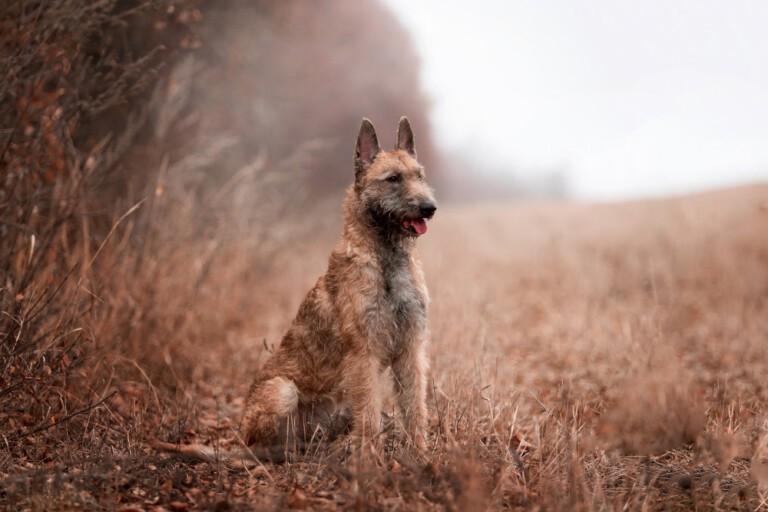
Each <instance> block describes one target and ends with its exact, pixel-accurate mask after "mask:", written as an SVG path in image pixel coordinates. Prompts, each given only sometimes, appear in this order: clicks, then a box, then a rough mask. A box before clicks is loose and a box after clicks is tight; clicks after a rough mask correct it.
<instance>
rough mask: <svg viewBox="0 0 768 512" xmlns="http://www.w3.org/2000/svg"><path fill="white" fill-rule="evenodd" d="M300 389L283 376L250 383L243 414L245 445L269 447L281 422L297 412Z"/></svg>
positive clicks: (276, 437)
mask: <svg viewBox="0 0 768 512" xmlns="http://www.w3.org/2000/svg"><path fill="white" fill-rule="evenodd" d="M298 405H299V390H298V389H297V388H296V384H295V383H294V382H293V381H292V380H290V379H288V378H286V377H273V378H271V379H267V380H260V381H256V382H254V383H253V385H252V386H251V391H250V393H249V395H248V400H247V402H246V404H245V412H244V413H243V425H242V426H243V435H244V437H245V443H246V444H247V445H248V446H251V445H258V446H269V445H272V444H274V442H275V440H277V439H278V438H279V437H280V434H281V432H280V430H281V428H280V425H281V424H283V425H284V424H285V423H284V420H285V418H287V417H290V416H291V415H293V414H294V413H295V412H296V409H297V407H298Z"/></svg>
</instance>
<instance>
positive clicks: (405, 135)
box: [395, 116, 416, 158]
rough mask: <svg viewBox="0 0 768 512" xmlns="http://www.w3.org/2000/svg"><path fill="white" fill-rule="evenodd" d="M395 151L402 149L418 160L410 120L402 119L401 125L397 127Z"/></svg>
mask: <svg viewBox="0 0 768 512" xmlns="http://www.w3.org/2000/svg"><path fill="white" fill-rule="evenodd" d="M395 149H402V150H403V151H405V152H407V153H408V154H409V155H411V156H412V157H414V158H416V148H415V147H414V145H413V131H411V123H410V122H409V121H408V118H407V117H405V116H403V117H401V118H400V125H399V126H398V127H397V145H396V146H395Z"/></svg>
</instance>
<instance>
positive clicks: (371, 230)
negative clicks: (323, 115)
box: [155, 117, 436, 460]
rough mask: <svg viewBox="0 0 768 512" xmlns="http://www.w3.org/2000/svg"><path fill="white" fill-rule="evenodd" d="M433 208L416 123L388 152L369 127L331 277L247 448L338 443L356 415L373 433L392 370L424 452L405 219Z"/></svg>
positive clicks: (421, 326) (260, 407)
mask: <svg viewBox="0 0 768 512" xmlns="http://www.w3.org/2000/svg"><path fill="white" fill-rule="evenodd" d="M393 176H396V177H397V178H393ZM393 180H395V181H393ZM435 209H436V206H435V201H434V198H433V196H432V191H431V189H430V188H429V186H428V185H427V183H426V181H425V177H424V168H423V167H422V166H421V165H419V163H418V162H417V160H416V152H415V149H414V146H413V133H412V132H411V127H410V124H409V122H408V119H407V118H405V117H403V118H402V119H401V120H400V125H399V128H398V134H397V143H396V145H395V149H394V150H392V151H382V150H381V149H380V148H379V145H378V140H377V137H376V133H375V131H374V129H373V125H371V123H370V121H368V120H367V119H364V120H363V123H362V125H361V127H360V133H359V134H358V140H357V146H356V150H355V181H354V183H353V184H352V185H351V186H350V187H349V188H348V189H347V192H346V196H345V199H344V228H343V232H342V234H341V237H340V238H339V240H338V242H337V243H336V246H335V247H334V249H333V251H332V253H331V256H330V259H329V262H328V270H327V272H326V273H325V274H324V275H322V276H320V278H319V279H318V280H317V283H316V284H315V286H314V287H313V288H312V289H311V290H310V291H309V293H307V296H306V297H305V298H304V301H303V302H302V304H301V306H300V307H299V311H298V313H297V315H296V318H295V319H294V320H293V323H292V325H291V327H290V328H289V329H288V332H287V333H286V334H285V336H284V337H283V339H282V341H281V343H280V346H279V348H278V349H277V350H276V351H275V354H274V355H273V356H272V358H270V359H269V360H268V361H267V362H266V363H265V364H264V367H263V368H262V369H261V370H260V371H259V372H258V373H257V375H256V377H255V379H254V381H253V384H252V385H251V389H250V393H249V395H248V399H247V401H246V406H245V411H244V414H243V420H242V429H243V435H244V438H245V441H246V444H248V445H249V446H252V447H274V446H278V445H281V444H285V443H286V442H291V439H293V440H295V439H298V440H299V441H304V440H306V439H308V438H309V437H310V436H312V435H314V434H313V433H312V432H313V430H315V429H317V428H320V429H322V430H324V431H325V439H328V438H333V437H335V436H337V435H338V434H340V433H343V431H344V430H345V429H346V428H347V427H348V425H349V416H350V415H351V421H352V433H353V435H354V436H356V437H357V438H358V439H362V440H364V439H371V438H374V437H376V436H377V435H378V433H379V432H380V429H381V400H380V398H379V396H378V389H379V387H380V386H379V382H378V381H379V379H380V378H381V375H382V373H383V372H384V371H385V370H386V369H387V368H391V369H392V373H393V374H394V378H395V383H396V386H395V388H396V389H395V391H396V394H397V397H398V402H399V405H400V409H401V411H402V414H403V416H404V425H405V428H406V431H407V432H406V433H407V435H408V437H409V439H410V440H411V442H412V443H413V445H414V446H415V447H416V448H417V449H418V450H419V451H422V452H423V451H424V450H425V449H426V440H427V439H426V418H427V405H426V392H427V371H428V366H429V364H428V358H427V344H428V332H427V307H428V305H429V295H428V293H427V286H426V284H425V281H424V274H423V273H422V270H421V263H420V261H419V257H418V255H417V254H416V250H415V245H416V236H415V235H416V232H415V231H410V230H408V229H406V227H404V223H403V221H404V220H414V219H422V221H421V222H422V223H423V222H424V220H423V219H425V218H431V216H432V214H433V212H434V210H435ZM345 407H348V408H349V411H347V410H346V409H345ZM318 411H324V412H323V414H318ZM297 418H298V419H297ZM297 425H298V426H300V427H301V428H302V429H303V432H298V433H294V434H292V435H289V436H288V437H286V435H285V434H286V428H289V429H290V428H294V429H295V428H296V426H297ZM289 434H290V433H289ZM155 446H156V447H158V448H161V449H165V450H168V451H174V452H177V453H184V454H187V455H191V456H196V457H197V458H201V459H204V460H208V459H210V458H211V456H212V455H211V453H213V452H212V451H211V450H210V449H203V448H204V447H202V448H201V447H198V446H191V447H190V446H188V447H177V446H176V445H170V444H167V443H156V445H155ZM254 451H256V450H254ZM238 453H239V452H238ZM240 455H241V456H242V454H240ZM227 456H228V457H232V454H227Z"/></svg>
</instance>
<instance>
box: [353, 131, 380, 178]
mask: <svg viewBox="0 0 768 512" xmlns="http://www.w3.org/2000/svg"><path fill="white" fill-rule="evenodd" d="M379 151H380V149H379V140H378V139H377V138H376V130H374V129H373V125H372V124H371V122H370V121H369V120H368V119H366V118H363V123H362V124H361V125H360V133H358V134H357V145H356V146H355V174H357V173H358V172H361V171H363V170H365V168H366V167H368V166H369V165H371V164H372V163H373V159H374V158H376V155H378V154H379Z"/></svg>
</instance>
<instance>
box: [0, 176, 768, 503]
mask: <svg viewBox="0 0 768 512" xmlns="http://www.w3.org/2000/svg"><path fill="white" fill-rule="evenodd" d="M767 201H768V187H766V186H755V187H749V188H741V189H735V190H725V191H716V192H710V193H704V194H700V195H696V196H691V197H685V198H676V199H666V200H658V201H643V202H634V203H626V204H595V205H592V204H577V203H540V204H539V203H520V204H511V205H508V204H498V205H479V206H466V207H458V206H446V207H444V208H441V210H440V211H439V212H438V215H437V216H436V217H435V219H434V220H433V221H432V222H431V223H430V229H429V232H428V233H427V235H426V236H425V237H424V238H422V239H421V240H420V241H419V244H420V248H421V252H422V257H423V259H424V266H425V271H426V273H427V277H428V280H429V285H430V289H431V293H432V297H433V306H432V309H431V312H430V319H431V325H432V330H433V339H434V342H433V345H432V351H431V353H432V360H433V366H432V379H431V386H430V387H431V389H430V396H429V408H430V433H429V434H430V451H429V454H428V456H427V457H426V458H424V459H423V460H417V459H414V458H412V457H408V456H407V455H406V454H405V453H403V451H402V447H401V445H400V443H399V442H398V441H397V439H396V438H395V437H394V436H392V435H389V437H388V438H387V439H386V440H385V442H384V446H383V447H382V448H381V449H380V450H378V451H371V452H369V451H363V452H362V453H357V454H356V455H354V456H352V457H345V456H343V454H342V455H340V454H339V453H338V450H335V447H334V446H331V447H328V446H317V447H313V449H312V450H310V453H306V454H300V453H296V454H295V455H294V456H293V457H291V459H290V460H289V461H288V462H285V463H282V464H273V463H264V464H263V465H256V466H251V467H247V468H242V467H234V466H231V465H229V466H228V465H226V464H223V463H221V464H208V463H190V462H186V461H180V460H178V459H176V458H174V457H168V456H166V455H161V454H158V453H155V452H154V451H153V450H152V449H151V448H149V447H148V442H149V441H151V440H152V439H162V440H171V441H181V442H204V443H208V444H212V445H215V446H221V447H227V446H232V445H236V439H237V428H236V427H237V423H238V421H239V414H240V410H241V407H242V404H243V397H244V395H245V393H246V391H247V386H248V380H249V375H250V374H251V373H252V371H253V369H254V368H256V367H257V366H258V365H259V364H260V362H261V361H263V360H264V358H266V357H268V351H269V347H270V346H271V345H273V344H277V343H278V342H279V339H280V336H281V334H282V332H283V331H284V330H285V329H286V327H287V325H288V323H289V322H290V320H291V318H292V315H293V314H294V312H295V309H296V308H297V306H298V303H299V301H300V300H301V298H302V296H303V294H304V293H305V291H306V290H307V289H308V288H309V287H310V286H311V284H312V283H313V281H314V279H315V277H316V275H317V274H318V273H320V272H322V271H323V269H324V265H325V258H326V256H327V253H328V252H329V250H330V247H331V245H332V243H333V239H334V237H335V235H336V231H337V229H338V226H339V219H338V218H336V217H334V216H331V217H328V218H327V220H326V221H325V222H324V223H323V226H321V227H320V228H317V229H315V230H314V233H315V235H314V236H309V235H307V233H300V236H297V237H294V238H292V239H291V240H292V241H291V242H290V245H288V246H287V247H286V248H285V249H283V250H281V251H280V252H279V253H276V254H275V255H273V258H274V261H273V264H272V265H269V266H268V270H266V271H265V272H266V274H265V277H263V279H262V280H261V283H262V284H261V285H260V286H259V288H258V289H249V290H245V291H244V290H238V289H236V288H237V286H236V284H233V283H232V279H227V278H226V277H225V276H226V275H227V274H228V273H229V272H230V270H231V269H230V268H227V267H226V266H224V265H222V266H220V267H218V268H213V269H211V270H210V272H211V274H212V275H213V280H214V282H215V281H220V282H222V283H227V285H228V286H229V288H228V289H226V290H220V291H219V293H220V299H219V300H221V301H222V303H227V304H229V303H228V302H227V301H226V300H225V299H221V297H225V296H226V295H227V294H228V293H231V294H232V295H234V296H240V295H242V294H243V293H247V294H249V295H250V296H251V300H250V302H248V304H249V309H248V310H237V309H232V306H231V304H229V308H230V309H231V311H222V312H217V305H216V303H215V302H206V303H205V305H204V307H203V308H201V309H200V310H199V311H205V312H207V313H205V314H203V315H202V316H201V317H200V318H197V319H195V320H192V321H190V322H187V323H186V324H185V326H184V328H183V330H180V331H179V334H178V336H170V337H168V338H166V339H164V340H162V343H153V344H152V345H148V347H151V348H148V349H147V350H157V351H159V353H158V354H155V356H156V358H157V359H159V360H160V361H164V363H162V362H157V363H156V364H157V365H159V366H160V367H163V364H164V365H165V366H164V368H165V371H162V370H161V371H158V370H157V369H153V368H152V367H151V366H150V367H148V369H146V370H145V369H143V368H141V365H139V364H138V363H137V362H136V361H135V360H131V361H123V362H122V363H121V362H119V361H118V362H113V366H112V368H118V371H117V377H115V376H114V375H113V376H112V378H111V380H109V381H107V382H108V385H109V389H111V390H113V391H114V393H115V394H114V395H109V396H110V398H109V399H108V400H107V401H105V402H104V403H102V404H100V405H99V406H98V407H97V408H94V409H92V410H90V411H87V412H85V413H83V414H81V415H80V416H85V417H86V418H87V421H85V424H84V425H83V424H80V426H79V427H77V428H75V427H74V426H73V427H71V428H69V429H68V430H67V429H46V430H42V431H40V432H38V433H37V434H36V435H34V436H26V437H24V436H22V437H21V438H20V439H17V440H15V441H12V440H9V438H8V436H5V437H4V441H3V444H4V445H6V449H7V450H8V454H9V457H10V458H6V456H5V455H3V456H2V457H3V460H2V466H1V467H2V475H0V478H2V480H1V481H2V484H1V486H0V487H1V489H2V490H0V505H2V507H4V508H6V509H32V510H42V509H46V510H51V509H70V508H84V509H122V510H145V509H154V510H165V509H170V510H187V509H215V510H231V509H234V510H282V509H287V508H294V509H307V510H340V509H357V510H457V511H459V510H462V511H463V510H497V509H507V510H724V509H730V510H761V509H766V508H768V506H767V505H766V501H765V500H766V498H768V493H766V487H765V486H768V445H766V443H765V439H766V437H767V436H768V387H767V386H766V383H768V237H766V233H767V232H768V211H766V210H767V209H768V208H767V206H768V205H767V204H766V202H767ZM232 257H233V258H234V256H232ZM241 257H245V256H241ZM233 266H236V265H235V262H233ZM217 276H218V277H217ZM169 286H170V285H169ZM183 289H184V288H183V287H180V288H178V289H177V292H178V293H183ZM158 307H160V306H158ZM199 311H198V313H199ZM225 313H226V315H228V316H227V320H226V321H222V320H221V319H217V315H224V314H225ZM195 331H197V332H199V333H204V336H195V335H193V334H190V333H194V332H195ZM164 332H172V329H167V330H166V331H164ZM113 357H116V356H113ZM176 358H178V361H177V360H176ZM146 359H147V360H153V359H152V357H150V355H147V356H146ZM121 365H128V366H136V368H138V369H137V370H136V371H135V372H133V373H131V372H127V371H125V370H122V371H120V370H119V368H120V367H121ZM105 391H106V390H105ZM105 394H106V392H105ZM5 417H6V418H8V417H9V416H7V415H6V416H5ZM10 417H13V416H10ZM17 418H18V417H17ZM81 419H82V418H81ZM57 420H60V418H58V419H52V420H51V421H52V422H54V423H55V422H56V421H57ZM16 421H20V420H18V419H17V420H16ZM70 423H74V422H70ZM62 431H63V432H65V433H62ZM761 439H762V440H763V444H762V445H761V444H760V440H761ZM53 441H55V443H56V444H55V445H52V442H53ZM761 446H762V448H761ZM41 447H42V448H41ZM761 485H762V486H763V487H761Z"/></svg>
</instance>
